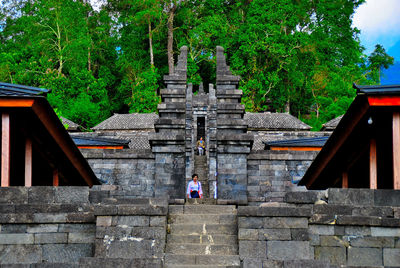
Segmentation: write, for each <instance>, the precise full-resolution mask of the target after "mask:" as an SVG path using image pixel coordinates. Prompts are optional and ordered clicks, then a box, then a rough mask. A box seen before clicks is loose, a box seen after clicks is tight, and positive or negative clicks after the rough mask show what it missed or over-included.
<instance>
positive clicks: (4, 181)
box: [1, 113, 10, 187]
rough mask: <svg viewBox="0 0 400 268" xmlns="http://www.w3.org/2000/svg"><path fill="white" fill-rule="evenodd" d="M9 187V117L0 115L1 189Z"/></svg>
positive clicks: (4, 114)
mask: <svg viewBox="0 0 400 268" xmlns="http://www.w3.org/2000/svg"><path fill="white" fill-rule="evenodd" d="M8 186H10V115H9V114H6V113H3V114H2V115H1V187H8Z"/></svg>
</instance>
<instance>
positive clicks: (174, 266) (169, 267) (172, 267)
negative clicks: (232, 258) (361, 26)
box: [164, 264, 240, 268]
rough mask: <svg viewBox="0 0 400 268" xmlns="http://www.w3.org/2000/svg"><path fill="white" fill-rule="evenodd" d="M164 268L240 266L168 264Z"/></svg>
mask: <svg viewBox="0 0 400 268" xmlns="http://www.w3.org/2000/svg"><path fill="white" fill-rule="evenodd" d="M164 267H165V268H240V265H202V264H198V265H179V264H168V265H165V266H164Z"/></svg>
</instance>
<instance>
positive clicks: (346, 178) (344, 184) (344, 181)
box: [342, 171, 349, 189]
mask: <svg viewBox="0 0 400 268" xmlns="http://www.w3.org/2000/svg"><path fill="white" fill-rule="evenodd" d="M342 188H346V189H347V188H349V174H348V173H347V171H343V173H342Z"/></svg>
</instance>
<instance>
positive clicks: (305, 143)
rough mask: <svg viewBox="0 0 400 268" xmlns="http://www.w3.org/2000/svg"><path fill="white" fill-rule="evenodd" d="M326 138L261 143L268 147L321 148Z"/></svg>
mask: <svg viewBox="0 0 400 268" xmlns="http://www.w3.org/2000/svg"><path fill="white" fill-rule="evenodd" d="M328 138H329V137H328V136H324V137H315V138H304V139H293V140H280V141H267V142H263V143H264V144H265V145H266V146H268V147H274V146H276V147H278V146H279V147H322V146H324V144H325V142H326V141H327V140H328Z"/></svg>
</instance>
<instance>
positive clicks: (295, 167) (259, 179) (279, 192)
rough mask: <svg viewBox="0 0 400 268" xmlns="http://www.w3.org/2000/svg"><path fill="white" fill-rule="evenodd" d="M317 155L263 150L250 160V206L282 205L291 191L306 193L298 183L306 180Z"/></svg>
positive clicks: (248, 165)
mask: <svg viewBox="0 0 400 268" xmlns="http://www.w3.org/2000/svg"><path fill="white" fill-rule="evenodd" d="M316 155H317V152H311V151H260V152H252V153H251V154H250V155H249V156H248V158H247V169H248V170H247V174H248V180H247V195H248V201H249V204H253V205H258V204H260V203H262V202H282V201H283V199H284V196H285V194H286V193H287V192H290V191H304V190H305V188H304V187H298V186H297V185H296V183H294V181H296V180H299V179H301V178H302V177H303V175H304V173H305V172H306V171H307V169H308V167H309V166H310V165H311V162H312V161H313V159H314V158H315V156H316Z"/></svg>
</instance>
